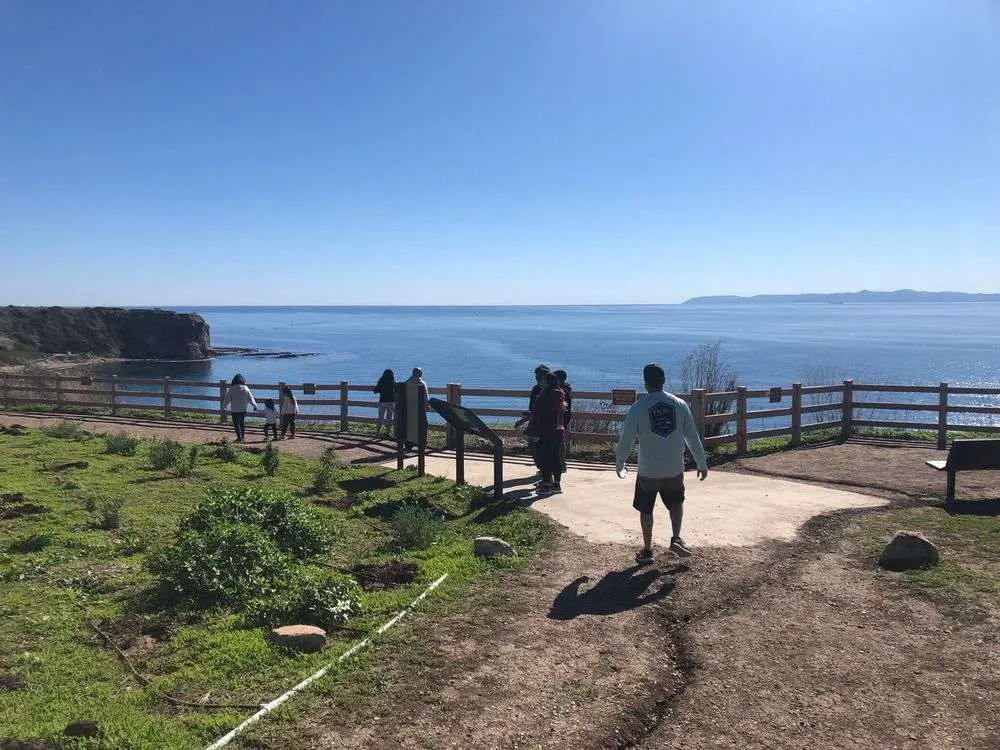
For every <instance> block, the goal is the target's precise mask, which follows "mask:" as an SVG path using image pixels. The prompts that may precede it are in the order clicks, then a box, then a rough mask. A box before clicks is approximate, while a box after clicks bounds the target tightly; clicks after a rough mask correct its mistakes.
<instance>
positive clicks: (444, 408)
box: [427, 398, 500, 445]
mask: <svg viewBox="0 0 1000 750" xmlns="http://www.w3.org/2000/svg"><path fill="white" fill-rule="evenodd" d="M427 403H428V404H430V406H431V408H432V409H433V410H434V411H436V412H437V413H438V414H440V415H441V416H442V417H444V420H445V421H446V422H447V423H448V424H450V425H451V426H452V427H454V428H455V429H456V430H461V431H462V432H471V433H472V434H473V435H478V436H479V437H481V438H483V439H484V440H489V441H490V442H491V443H493V445H496V444H497V443H499V442H500V436H499V435H497V434H496V433H495V432H493V430H491V429H490V428H489V427H487V426H486V424H485V423H484V422H483V420H481V419H480V418H479V417H478V415H477V414H476V413H475V412H474V411H472V409H467V408H466V407H464V406H459V405H458V404H451V403H448V402H447V401H442V400H441V399H439V398H432V399H431V400H430V401H428V402H427Z"/></svg>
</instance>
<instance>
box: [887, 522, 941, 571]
mask: <svg viewBox="0 0 1000 750" xmlns="http://www.w3.org/2000/svg"><path fill="white" fill-rule="evenodd" d="M938 559H939V558H938V551H937V547H935V546H934V543H933V542H931V541H930V540H929V539H928V538H927V537H925V536H923V535H922V534H918V533H916V532H915V531H897V532H896V535H895V536H894V537H893V538H892V541H891V542H889V543H888V544H887V545H886V546H885V549H884V550H882V554H881V555H879V558H878V564H879V565H881V566H882V567H883V568H885V569H886V570H896V571H900V570H916V569H917V568H926V567H930V566H932V565H937V564H938Z"/></svg>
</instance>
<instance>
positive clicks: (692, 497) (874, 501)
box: [384, 452, 885, 547]
mask: <svg viewBox="0 0 1000 750" xmlns="http://www.w3.org/2000/svg"><path fill="white" fill-rule="evenodd" d="M416 462H417V459H416V456H408V457H407V459H406V461H405V464H406V465H407V466H411V465H413V466H415V465H416ZM384 465H385V466H395V465H396V462H395V460H393V461H391V462H388V461H387V462H385V464H384ZM426 470H427V473H428V474H433V475H436V476H442V477H447V478H449V479H454V478H455V455H454V453H452V452H441V453H434V454H428V455H427V457H426ZM535 473H536V470H535V467H534V465H533V464H532V462H531V460H530V459H529V458H526V457H520V456H515V457H508V458H506V459H505V460H504V494H505V497H507V498H512V499H516V500H519V501H521V502H523V504H524V505H526V506H528V505H530V506H531V507H532V508H534V509H535V510H537V511H539V512H541V513H544V514H546V515H547V516H549V517H550V518H552V519H553V520H555V521H557V522H558V523H560V524H562V525H564V526H566V527H567V528H568V529H570V531H572V532H574V533H576V534H579V535H580V536H582V537H584V538H585V539H587V540H588V541H591V542H597V543H624V544H633V545H634V544H638V543H639V542H640V535H639V518H638V513H636V511H635V510H634V509H633V508H632V493H633V487H634V484H635V471H634V468H633V467H630V468H629V473H628V474H627V475H626V477H625V479H619V478H618V476H617V475H616V474H615V471H614V467H613V466H611V465H609V464H590V463H587V464H583V463H575V462H570V464H569V468H568V471H567V473H566V474H565V475H564V476H563V480H562V487H563V492H562V494H560V495H553V496H551V497H543V498H539V497H538V496H537V495H536V494H535V492H534V490H533V487H532V482H533V479H534V476H535ZM465 479H466V481H467V482H468V483H470V484H476V485H480V486H484V487H486V486H492V484H493V460H492V458H490V457H487V456H482V455H478V454H468V453H467V454H466V456H465ZM685 485H686V499H685V503H684V507H685V511H684V532H683V533H684V538H685V539H686V540H687V541H688V542H689V543H691V544H693V545H702V546H706V545H713V546H714V545H735V546H745V547H749V546H753V545H756V544H759V543H761V542H764V541H768V540H779V541H789V540H792V539H794V538H795V535H796V532H797V530H798V529H799V527H800V526H801V525H802V524H803V523H805V522H806V521H807V520H809V519H810V518H812V517H813V516H816V515H818V514H820V513H826V512H829V511H833V510H839V509H843V508H871V507H877V506H880V505H884V504H885V501H884V500H882V499H880V498H877V497H872V496H869V495H862V494H860V493H857V492H846V491H844V490H837V489H830V488H828V487H822V486H819V485H814V484H805V483H802V482H794V481H789V480H786V479H775V478H771V477H761V476H751V475H747V474H737V473H734V472H728V471H718V470H716V471H710V472H709V474H708V478H707V479H706V480H705V481H704V482H699V481H698V479H697V477H696V476H695V474H694V472H689V473H687V474H685ZM653 538H654V542H655V543H657V544H659V545H662V546H666V545H668V544H669V542H670V522H669V518H668V516H667V512H666V508H664V507H663V505H662V503H659V501H658V507H657V510H656V522H655V525H654V528H653Z"/></svg>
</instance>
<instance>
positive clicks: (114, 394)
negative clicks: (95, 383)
mask: <svg viewBox="0 0 1000 750" xmlns="http://www.w3.org/2000/svg"><path fill="white" fill-rule="evenodd" d="M111 413H112V414H117V413H118V376H117V375H112V376H111Z"/></svg>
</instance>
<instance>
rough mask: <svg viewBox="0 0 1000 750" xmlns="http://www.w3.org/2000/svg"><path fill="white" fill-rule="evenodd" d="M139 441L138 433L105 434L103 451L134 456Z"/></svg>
mask: <svg viewBox="0 0 1000 750" xmlns="http://www.w3.org/2000/svg"><path fill="white" fill-rule="evenodd" d="M140 442H141V441H140V440H139V437H138V435H131V434H129V433H127V432H116V433H115V434H113V435H105V436H104V452H105V453H114V454H115V455H118V456H134V455H135V452H136V450H137V449H138V448H139V443H140Z"/></svg>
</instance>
